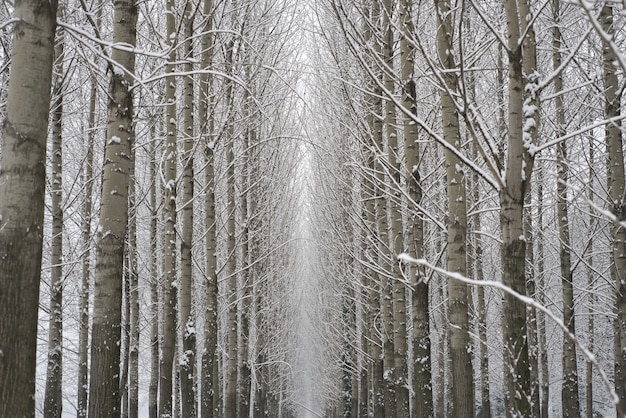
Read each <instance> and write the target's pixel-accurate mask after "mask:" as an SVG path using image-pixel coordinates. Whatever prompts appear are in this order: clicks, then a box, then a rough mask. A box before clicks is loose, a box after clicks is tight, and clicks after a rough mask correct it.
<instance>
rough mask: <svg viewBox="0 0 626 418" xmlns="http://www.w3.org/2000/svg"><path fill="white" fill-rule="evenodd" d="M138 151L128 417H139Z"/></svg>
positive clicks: (132, 196)
mask: <svg viewBox="0 0 626 418" xmlns="http://www.w3.org/2000/svg"><path fill="white" fill-rule="evenodd" d="M135 150H136V147H132V148H131V151H130V160H131V169H130V184H129V187H128V207H129V209H130V211H129V219H128V259H127V263H128V266H127V271H128V275H129V282H128V284H129V289H128V295H129V300H128V302H127V303H128V306H129V314H130V317H129V318H128V322H129V326H130V327H129V328H130V329H129V332H130V335H129V336H130V338H129V341H128V343H129V345H128V349H129V350H128V351H129V353H128V416H129V417H130V418H137V417H138V416H139V331H140V330H139V273H138V266H137V197H136V187H135V184H136V183H135V182H136V176H135V166H136V151H135Z"/></svg>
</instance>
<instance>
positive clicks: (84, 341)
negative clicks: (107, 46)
mask: <svg viewBox="0 0 626 418" xmlns="http://www.w3.org/2000/svg"><path fill="white" fill-rule="evenodd" d="M97 86H98V85H97V83H96V79H95V77H92V79H91V92H90V97H89V121H88V126H87V132H86V137H87V143H86V148H87V154H86V156H85V164H84V166H83V174H82V175H83V191H84V197H83V199H84V200H83V208H82V216H83V219H82V224H81V232H82V234H81V240H82V245H83V254H82V257H81V260H82V281H81V288H80V308H79V318H80V319H79V321H80V322H79V329H78V377H77V396H76V399H77V401H76V416H77V417H78V418H86V417H87V390H88V382H89V376H88V368H87V365H88V364H87V362H88V355H89V344H88V343H89V295H90V281H91V280H90V277H91V261H90V260H91V218H92V211H91V206H92V193H93V179H92V177H93V144H94V133H93V128H94V126H95V120H96V99H97Z"/></svg>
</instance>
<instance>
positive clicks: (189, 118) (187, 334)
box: [179, 2, 196, 418]
mask: <svg viewBox="0 0 626 418" xmlns="http://www.w3.org/2000/svg"><path fill="white" fill-rule="evenodd" d="M193 20H194V19H193V7H192V3H191V2H187V4H186V5H185V10H184V13H183V27H184V30H183V34H184V38H185V41H184V44H183V51H184V60H185V63H184V64H183V72H185V73H188V74H189V73H191V71H192V70H193V65H192V63H191V60H192V59H193V50H192V44H191V39H192V38H191V37H192V35H193ZM183 82H184V85H183V129H182V132H181V134H182V140H183V141H182V142H183V150H182V155H181V160H182V166H183V177H182V189H183V190H182V192H183V200H182V226H181V242H180V252H181V256H180V258H181V261H180V263H181V266H180V324H179V328H180V333H181V334H182V335H181V337H182V338H181V340H182V353H181V360H180V362H179V364H180V377H181V380H180V386H181V407H182V408H181V412H182V415H183V416H184V417H188V418H195V417H196V405H195V400H196V396H195V394H196V391H195V387H194V381H195V370H196V368H195V363H196V321H195V316H194V313H193V312H192V311H191V294H192V289H193V276H192V259H191V249H192V248H191V246H192V242H193V206H194V187H193V185H194V171H193V162H194V158H193V142H194V132H193V131H194V128H193V126H194V123H193V122H194V121H193V103H194V86H193V84H194V79H193V76H186V77H184V79H183Z"/></svg>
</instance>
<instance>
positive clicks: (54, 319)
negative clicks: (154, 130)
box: [43, 9, 65, 418]
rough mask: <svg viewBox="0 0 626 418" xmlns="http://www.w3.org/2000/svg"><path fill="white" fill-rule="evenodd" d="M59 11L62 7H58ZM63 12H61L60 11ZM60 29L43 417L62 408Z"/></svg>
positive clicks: (56, 414)
mask: <svg viewBox="0 0 626 418" xmlns="http://www.w3.org/2000/svg"><path fill="white" fill-rule="evenodd" d="M61 10H62V9H61ZM59 13H60V14H62V11H59ZM63 42H64V36H63V30H62V29H59V30H58V34H57V41H56V46H55V61H56V62H55V65H54V73H55V74H54V78H55V80H54V87H53V102H52V120H51V122H50V124H51V125H52V137H51V141H52V146H51V149H50V151H51V153H52V156H51V162H52V170H51V173H50V194H51V208H50V211H51V212H52V237H51V239H50V247H51V254H50V264H51V268H50V313H49V314H50V321H49V328H48V367H47V376H46V389H45V399H44V410H43V412H44V417H45V418H52V417H60V416H61V412H62V410H63V78H64V76H65V74H64V73H63V60H64V59H65V54H64V45H63Z"/></svg>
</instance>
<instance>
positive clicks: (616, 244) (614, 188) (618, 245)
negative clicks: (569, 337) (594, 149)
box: [600, 4, 626, 417]
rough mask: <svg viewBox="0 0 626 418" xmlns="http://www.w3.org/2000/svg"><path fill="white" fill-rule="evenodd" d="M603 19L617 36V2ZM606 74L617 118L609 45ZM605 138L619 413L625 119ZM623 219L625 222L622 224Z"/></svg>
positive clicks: (624, 352) (625, 264)
mask: <svg viewBox="0 0 626 418" xmlns="http://www.w3.org/2000/svg"><path fill="white" fill-rule="evenodd" d="M600 23H601V25H602V29H603V31H604V32H605V33H606V34H608V35H609V36H610V37H611V39H613V38H614V37H615V28H614V26H613V6H612V5H607V4H605V5H604V6H603V7H602V9H601V10H600ZM602 64H603V65H602V68H603V76H604V100H605V111H604V117H605V118H607V119H609V118H615V117H616V116H619V115H620V114H621V104H620V97H621V90H619V91H620V93H618V89H620V85H619V81H618V75H617V72H618V69H617V68H616V67H617V65H618V64H617V57H615V54H614V53H613V50H612V49H611V47H610V46H609V45H607V44H606V43H604V45H603V49H602ZM605 138H606V146H607V153H608V157H609V158H608V173H607V180H608V189H609V196H608V197H609V210H610V211H611V213H612V214H613V215H614V216H615V221H614V223H613V231H612V235H613V236H612V249H611V250H612V251H611V268H610V271H611V279H612V281H613V283H615V288H616V289H617V292H616V295H615V297H616V300H615V314H616V317H615V320H614V329H615V368H614V370H615V391H616V393H617V395H618V397H619V404H618V405H617V416H618V417H623V416H625V413H626V227H624V224H623V223H624V222H625V221H626V201H625V194H624V192H625V181H624V149H623V139H622V131H621V121H619V120H616V121H615V122H612V123H610V124H607V125H606V128H605ZM620 222H621V223H622V224H620Z"/></svg>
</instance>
